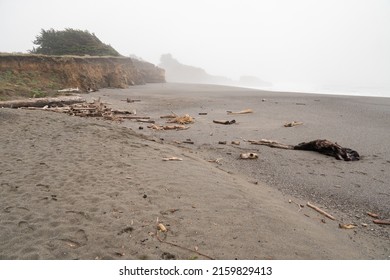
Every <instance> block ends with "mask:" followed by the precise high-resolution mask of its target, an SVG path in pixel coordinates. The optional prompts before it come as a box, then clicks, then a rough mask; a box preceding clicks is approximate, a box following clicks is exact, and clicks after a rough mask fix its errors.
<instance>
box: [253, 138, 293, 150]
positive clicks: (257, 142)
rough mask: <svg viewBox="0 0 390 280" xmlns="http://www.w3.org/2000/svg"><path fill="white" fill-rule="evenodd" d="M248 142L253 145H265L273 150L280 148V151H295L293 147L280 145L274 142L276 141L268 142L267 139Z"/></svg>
mask: <svg viewBox="0 0 390 280" xmlns="http://www.w3.org/2000/svg"><path fill="white" fill-rule="evenodd" d="M248 142H249V143H251V144H253V145H264V146H268V147H271V148H279V149H287V150H292V149H294V146H293V145H286V144H282V143H279V142H277V141H274V140H267V139H261V140H259V141H256V140H248Z"/></svg>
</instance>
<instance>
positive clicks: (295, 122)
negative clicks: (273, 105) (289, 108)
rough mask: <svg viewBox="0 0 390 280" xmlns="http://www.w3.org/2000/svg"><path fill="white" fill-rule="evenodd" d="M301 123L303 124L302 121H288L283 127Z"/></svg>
mask: <svg viewBox="0 0 390 280" xmlns="http://www.w3.org/2000/svg"><path fill="white" fill-rule="evenodd" d="M302 124H303V122H297V121H292V122H289V123H285V124H284V127H293V126H297V125H302Z"/></svg>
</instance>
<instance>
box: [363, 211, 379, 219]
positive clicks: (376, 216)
mask: <svg viewBox="0 0 390 280" xmlns="http://www.w3.org/2000/svg"><path fill="white" fill-rule="evenodd" d="M366 214H367V215H368V216H370V217H373V218H379V215H378V214H375V213H372V212H366Z"/></svg>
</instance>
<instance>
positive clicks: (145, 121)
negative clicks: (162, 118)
mask: <svg viewBox="0 0 390 280" xmlns="http://www.w3.org/2000/svg"><path fill="white" fill-rule="evenodd" d="M137 122H141V123H155V121H153V120H148V119H137Z"/></svg>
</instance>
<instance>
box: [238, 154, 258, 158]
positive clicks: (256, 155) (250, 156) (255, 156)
mask: <svg viewBox="0 0 390 280" xmlns="http://www.w3.org/2000/svg"><path fill="white" fill-rule="evenodd" d="M240 158H241V159H257V158H259V156H258V154H256V153H242V154H240Z"/></svg>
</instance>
